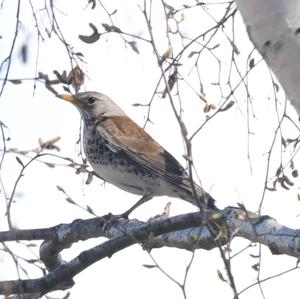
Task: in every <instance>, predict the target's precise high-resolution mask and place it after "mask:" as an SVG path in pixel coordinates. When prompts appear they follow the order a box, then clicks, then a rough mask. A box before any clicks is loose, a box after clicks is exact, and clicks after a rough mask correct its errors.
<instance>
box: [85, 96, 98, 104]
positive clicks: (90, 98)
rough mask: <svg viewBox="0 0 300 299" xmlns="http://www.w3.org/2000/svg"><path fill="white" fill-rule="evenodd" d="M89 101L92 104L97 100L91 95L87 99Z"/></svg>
mask: <svg viewBox="0 0 300 299" xmlns="http://www.w3.org/2000/svg"><path fill="white" fill-rule="evenodd" d="M87 102H88V104H90V105H92V104H94V103H95V102H96V98H95V97H89V98H88V99H87Z"/></svg>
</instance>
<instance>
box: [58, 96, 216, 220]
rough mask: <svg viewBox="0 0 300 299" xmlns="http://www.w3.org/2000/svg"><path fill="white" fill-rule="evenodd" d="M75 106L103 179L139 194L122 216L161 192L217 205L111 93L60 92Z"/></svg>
mask: <svg viewBox="0 0 300 299" xmlns="http://www.w3.org/2000/svg"><path fill="white" fill-rule="evenodd" d="M57 97H58V98H60V99H62V100H65V101H68V102H70V103H72V104H73V105H75V106H76V108H77V109H78V110H79V112H80V114H81V118H82V120H83V131H82V146H83V150H84V153H85V156H86V158H87V160H88V162H89V163H90V165H91V167H92V168H93V169H94V171H95V172H96V173H97V174H98V176H100V177H101V178H102V179H103V180H104V181H106V182H108V183H111V184H113V185H115V186H117V187H119V188H120V189H123V190H125V191H127V192H130V193H133V194H137V195H141V196H142V197H141V199H140V200H139V201H138V202H137V203H136V204H135V205H133V206H132V207H131V208H130V209H128V210H127V211H126V212H124V213H122V214H121V215H122V217H126V218H128V216H129V214H130V213H131V212H132V211H133V210H134V209H136V208H137V207H138V206H140V205H141V204H143V203H145V202H146V201H148V200H150V199H152V198H153V197H157V196H169V197H173V198H180V199H182V200H185V201H187V202H190V203H191V204H193V205H196V206H198V207H199V208H200V210H203V209H212V210H216V209H217V207H216V206H215V200H214V198H213V197H212V196H211V195H210V194H209V193H207V192H205V191H204V190H203V189H202V188H201V187H200V186H199V185H197V184H196V183H195V182H193V181H192V180H191V179H190V178H189V176H188V175H187V172H186V170H185V169H184V167H183V166H182V165H181V164H180V163H179V162H178V161H177V160H176V159H175V158H174V157H173V156H172V155H171V154H170V153H169V152H168V151H167V150H165V149H164V148H163V147H162V146H161V145H160V144H159V143H157V142H156V141H155V140H154V139H153V138H152V137H151V136H150V135H149V134H148V133H147V132H146V131H145V130H144V129H143V128H142V127H140V126H139V125H138V124H137V123H135V122H134V121H133V120H132V119H131V118H130V117H129V116H128V115H127V114H126V113H125V112H124V111H123V110H122V109H121V108H120V107H119V106H118V105H117V104H116V103H115V102H114V101H113V100H112V99H111V98H110V97H108V96H107V95H105V94H103V93H100V92H95V91H86V92H80V93H77V94H58V95H57Z"/></svg>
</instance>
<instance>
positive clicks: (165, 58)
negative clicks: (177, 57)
mask: <svg viewBox="0 0 300 299" xmlns="http://www.w3.org/2000/svg"><path fill="white" fill-rule="evenodd" d="M172 54H173V49H172V47H171V46H169V48H168V49H167V50H166V52H165V53H164V54H163V55H162V57H161V59H160V62H159V64H160V65H162V64H163V62H164V61H166V60H167V59H168V58H170V57H171V56H172Z"/></svg>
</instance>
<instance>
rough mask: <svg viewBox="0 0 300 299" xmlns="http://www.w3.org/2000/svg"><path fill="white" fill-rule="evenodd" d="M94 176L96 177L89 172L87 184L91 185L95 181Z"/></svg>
mask: <svg viewBox="0 0 300 299" xmlns="http://www.w3.org/2000/svg"><path fill="white" fill-rule="evenodd" d="M93 178H94V176H93V174H92V173H91V172H89V173H88V177H87V180H86V181H85V183H86V184H87V185H89V184H90V183H91V182H92V181H93Z"/></svg>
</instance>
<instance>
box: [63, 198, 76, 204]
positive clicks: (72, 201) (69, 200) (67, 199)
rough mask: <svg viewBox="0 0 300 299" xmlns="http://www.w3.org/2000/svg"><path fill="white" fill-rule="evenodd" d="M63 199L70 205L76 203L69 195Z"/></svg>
mask: <svg viewBox="0 0 300 299" xmlns="http://www.w3.org/2000/svg"><path fill="white" fill-rule="evenodd" d="M65 200H66V201H67V202H69V203H70V204H72V205H76V202H75V201H74V200H73V199H72V198H71V197H66V198H65Z"/></svg>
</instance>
